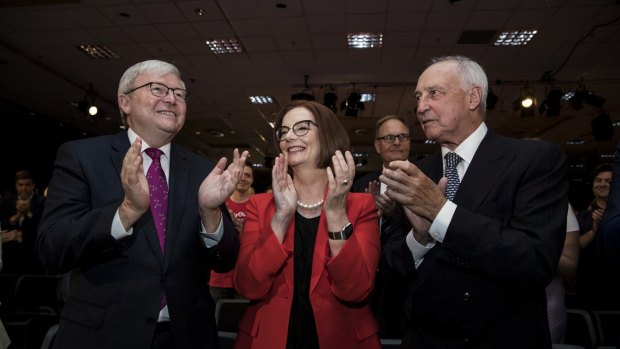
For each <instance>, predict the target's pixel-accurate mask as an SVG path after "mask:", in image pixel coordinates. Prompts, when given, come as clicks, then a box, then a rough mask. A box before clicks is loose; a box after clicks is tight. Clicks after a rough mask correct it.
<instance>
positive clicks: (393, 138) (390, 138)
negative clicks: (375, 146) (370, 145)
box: [375, 133, 409, 143]
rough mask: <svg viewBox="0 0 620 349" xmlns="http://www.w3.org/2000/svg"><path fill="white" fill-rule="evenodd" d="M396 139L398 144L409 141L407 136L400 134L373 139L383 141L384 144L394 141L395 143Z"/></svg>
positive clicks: (406, 134)
mask: <svg viewBox="0 0 620 349" xmlns="http://www.w3.org/2000/svg"><path fill="white" fill-rule="evenodd" d="M396 138H398V141H399V142H405V141H409V134H408V133H401V134H399V135H385V136H383V137H377V138H375V139H376V140H378V141H384V142H385V143H394V141H396Z"/></svg>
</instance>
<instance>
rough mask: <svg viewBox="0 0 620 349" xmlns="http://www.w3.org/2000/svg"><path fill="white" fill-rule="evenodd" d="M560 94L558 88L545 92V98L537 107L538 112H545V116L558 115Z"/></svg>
mask: <svg viewBox="0 0 620 349" xmlns="http://www.w3.org/2000/svg"><path fill="white" fill-rule="evenodd" d="M562 95H563V93H562V91H560V90H558V89H552V90H551V91H549V93H548V94H547V98H545V100H544V101H543V102H542V104H541V105H540V107H539V108H538V112H539V113H540V114H543V113H545V112H546V114H545V115H546V116H547V117H552V116H559V115H560V109H562V107H561V106H560V100H561V99H562Z"/></svg>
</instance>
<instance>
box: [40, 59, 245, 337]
mask: <svg viewBox="0 0 620 349" xmlns="http://www.w3.org/2000/svg"><path fill="white" fill-rule="evenodd" d="M187 97H188V92H187V91H186V90H185V84H184V82H183V81H182V80H181V74H180V72H179V71H178V69H177V68H176V67H174V66H173V65H171V64H169V63H166V62H162V61H156V60H151V61H144V62H140V63H137V64H135V65H134V66H132V67H130V68H129V69H128V70H127V71H125V73H124V74H123V76H122V77H121V80H120V83H119V88H118V104H119V107H120V110H121V115H122V117H123V120H124V121H125V122H126V125H127V126H128V129H127V130H126V131H122V132H119V133H118V134H116V135H109V136H101V137H96V138H91V139H85V140H79V141H73V142H68V143H66V144H64V145H62V146H61V147H60V148H59V149H58V154H57V158H56V162H55V164H54V171H53V176H52V180H51V182H50V185H49V190H48V198H47V202H46V207H45V210H44V213H43V218H42V221H41V224H40V226H39V235H38V239H37V247H38V250H39V252H40V256H41V258H42V261H43V262H44V265H45V266H46V267H47V268H48V270H49V271H50V272H52V273H61V272H70V281H69V289H68V294H67V297H66V303H65V304H64V307H63V309H62V314H61V320H60V327H59V331H58V334H57V337H56V339H55V341H54V348H57V349H58V348H89V349H95V348H109V349H118V348H144V349H147V348H155V349H160V348H166V349H169V348H179V349H180V348H215V347H217V342H218V337H217V328H216V324H215V318H214V307H215V306H214V303H213V300H212V299H211V296H210V294H209V288H208V276H209V273H210V270H211V269H213V270H217V271H220V272H225V271H228V270H230V269H231V268H232V267H233V266H234V263H235V260H236V257H237V254H238V250H239V241H238V237H237V233H236V230H235V227H234V225H233V222H232V220H231V219H230V216H229V214H228V210H227V209H226V206H225V205H224V200H225V199H226V198H227V197H228V196H229V195H230V194H231V192H232V191H233V189H234V187H235V185H236V182H237V181H238V179H239V176H240V173H241V169H243V165H244V163H245V159H246V158H247V152H243V154H241V155H240V154H239V152H238V150H236V149H235V152H234V158H233V160H232V163H231V164H230V165H229V166H228V168H226V159H225V158H222V159H220V160H219V162H218V163H217V164H215V166H214V164H213V163H212V162H210V161H209V160H207V159H205V158H203V157H201V156H198V155H196V154H193V153H191V152H189V151H187V150H184V149H182V148H181V147H180V146H178V145H176V144H174V143H171V142H172V140H173V138H174V136H175V135H176V134H177V133H178V132H179V131H180V130H181V128H182V126H183V124H184V122H185V114H186V111H187V105H186V100H187ZM159 153H161V158H160V156H159ZM151 165H152V166H151ZM147 169H148V171H147ZM153 169H154V171H155V173H152V172H151V170H153ZM205 177H206V178H205ZM154 178H159V179H161V180H160V181H159V183H156V184H154V183H155V182H154V181H153V179H154ZM160 194H164V195H161V196H160ZM166 201H167V204H166ZM162 209H163V210H164V211H163V212H162V211H161V210H162ZM166 211H167V212H166ZM153 212H160V213H159V214H157V215H155V214H153ZM160 235H161V236H160Z"/></svg>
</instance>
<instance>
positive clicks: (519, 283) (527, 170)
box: [380, 56, 568, 349]
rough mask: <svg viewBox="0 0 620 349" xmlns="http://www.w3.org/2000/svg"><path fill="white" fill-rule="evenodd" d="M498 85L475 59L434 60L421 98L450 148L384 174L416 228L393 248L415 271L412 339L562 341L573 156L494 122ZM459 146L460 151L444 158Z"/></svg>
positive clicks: (390, 256)
mask: <svg viewBox="0 0 620 349" xmlns="http://www.w3.org/2000/svg"><path fill="white" fill-rule="evenodd" d="M487 89H488V82H487V77H486V74H485V73H484V71H483V70H482V68H481V67H480V65H478V64H477V63H476V62H474V61H472V60H470V59H468V58H465V57H462V56H451V57H441V58H438V59H435V60H434V61H433V63H432V64H431V65H430V66H429V67H428V68H427V69H426V70H425V71H424V72H423V73H422V75H421V76H420V78H419V79H418V84H417V87H416V92H415V97H416V99H417V101H418V105H417V116H418V120H419V121H420V123H421V125H422V129H423V131H424V133H425V134H426V137H427V138H428V139H431V140H433V141H435V142H437V143H438V144H440V145H441V153H437V154H434V155H432V156H429V157H427V158H425V159H423V160H421V161H419V162H418V163H416V164H415V165H414V164H411V163H409V162H407V161H394V162H392V163H390V165H389V169H386V170H384V171H383V175H382V176H381V177H380V179H381V181H382V182H385V183H386V184H387V186H388V188H387V190H386V195H387V196H389V197H391V198H392V199H393V200H395V201H396V202H399V203H401V204H402V205H403V206H404V207H405V214H406V216H407V218H408V219H409V221H410V222H411V223H412V226H413V229H412V230H411V232H409V233H408V234H407V236H406V238H405V239H401V240H398V241H395V242H393V243H391V244H390V245H389V246H386V250H385V251H384V253H385V254H386V256H387V257H386V258H387V260H388V263H389V264H390V266H391V267H393V268H395V269H396V270H398V271H399V272H402V273H406V274H408V275H413V281H412V283H411V286H410V289H409V294H408V296H407V299H406V302H405V303H406V305H405V306H406V312H407V321H408V324H407V329H406V334H405V336H404V338H403V348H416V349H426V348H476V349H480V348H483V349H484V348H503V349H506V348H551V340H550V335H549V326H548V323H547V313H546V309H547V308H546V296H545V286H546V285H547V284H548V283H549V282H550V281H551V279H552V277H553V273H554V271H555V268H556V266H557V263H558V260H559V257H560V254H561V251H562V246H563V243H564V236H565V232H566V207H568V201H567V197H568V195H567V193H568V180H567V163H566V157H565V154H564V153H563V151H562V149H561V148H560V147H559V146H557V145H553V144H550V143H547V142H544V141H536V140H518V139H511V138H506V137H503V136H500V135H498V134H496V133H494V132H493V131H491V130H489V129H488V128H487V126H486V124H485V123H484V118H485V109H486V108H485V104H486V103H485V102H486V95H487ZM448 153H455V154H456V155H458V157H457V156H455V155H448V157H447V160H449V161H446V164H445V165H444V161H443V160H444V158H443V156H442V155H443V154H448ZM453 160H454V161H453ZM459 160H460V161H459ZM455 164H456V166H455ZM444 166H445V167H446V170H447V172H446V175H445V177H444V174H443V169H444ZM444 192H445V194H446V195H447V196H449V197H450V199H447V198H446V197H445V196H444ZM454 193H455V194H454ZM452 195H454V196H452Z"/></svg>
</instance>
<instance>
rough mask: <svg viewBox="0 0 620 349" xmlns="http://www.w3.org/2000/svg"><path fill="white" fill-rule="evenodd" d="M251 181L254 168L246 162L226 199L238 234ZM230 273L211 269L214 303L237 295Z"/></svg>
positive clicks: (243, 218)
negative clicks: (233, 188) (235, 184)
mask: <svg viewBox="0 0 620 349" xmlns="http://www.w3.org/2000/svg"><path fill="white" fill-rule="evenodd" d="M252 183H254V169H253V168H252V165H249V164H246V165H245V166H244V167H243V173H242V174H241V178H239V182H237V186H236V187H235V190H234V191H233V192H232V194H231V195H230V197H229V198H228V199H226V207H228V212H230V216H231V217H232V219H233V222H234V223H235V228H236V229H237V232H238V233H239V234H241V233H242V232H243V223H244V222H245V217H246V216H247V213H246V212H245V207H246V206H247V204H248V200H250V197H251V196H252V195H253V192H252V191H251V190H250V189H251V188H252ZM232 275H233V272H232V270H231V271H229V272H226V273H218V272H215V271H211V278H210V280H209V286H210V289H209V290H210V292H211V296H212V297H213V301H214V302H215V303H217V301H218V300H220V299H222V298H236V297H237V293H236V292H235V289H234V288H233V282H232Z"/></svg>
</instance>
